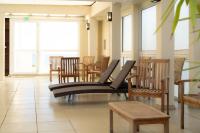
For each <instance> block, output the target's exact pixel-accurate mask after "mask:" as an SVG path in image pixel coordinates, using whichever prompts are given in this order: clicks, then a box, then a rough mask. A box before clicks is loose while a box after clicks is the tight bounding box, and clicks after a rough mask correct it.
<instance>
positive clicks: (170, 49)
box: [157, 0, 174, 107]
mask: <svg viewBox="0 0 200 133" xmlns="http://www.w3.org/2000/svg"><path fill="white" fill-rule="evenodd" d="M167 3H168V0H162V1H161V2H159V4H158V5H157V25H159V24H160V23H161V16H162V14H163V13H164V11H165V9H166V6H167ZM172 22H173V13H172V14H171V15H170V16H169V18H168V19H167V21H166V22H165V24H164V25H163V26H162V28H161V29H160V30H159V31H158V33H157V44H158V51H159V55H158V56H159V58H164V59H170V75H169V77H170V84H169V104H170V105H171V107H173V106H174V38H173V37H171V32H172V30H171V29H172Z"/></svg>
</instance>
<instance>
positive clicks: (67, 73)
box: [60, 57, 80, 82]
mask: <svg viewBox="0 0 200 133" xmlns="http://www.w3.org/2000/svg"><path fill="white" fill-rule="evenodd" d="M79 61H80V58H79V57H65V58H61V72H60V75H61V79H62V78H64V82H65V78H66V77H67V78H68V77H74V78H76V77H78V78H79V72H78V71H77V70H78V68H77V67H78V66H79V65H77V64H79ZM75 80H76V79H75Z"/></svg>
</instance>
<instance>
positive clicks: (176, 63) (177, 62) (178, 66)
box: [174, 57, 185, 102]
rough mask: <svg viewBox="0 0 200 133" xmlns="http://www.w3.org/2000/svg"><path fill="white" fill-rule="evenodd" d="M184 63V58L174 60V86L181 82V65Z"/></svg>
mask: <svg viewBox="0 0 200 133" xmlns="http://www.w3.org/2000/svg"><path fill="white" fill-rule="evenodd" d="M184 62H185V58H179V57H176V58H175V60H174V84H175V85H178V84H177V81H180V80H181V76H182V71H183V65H184ZM178 102H180V91H179V89H178Z"/></svg>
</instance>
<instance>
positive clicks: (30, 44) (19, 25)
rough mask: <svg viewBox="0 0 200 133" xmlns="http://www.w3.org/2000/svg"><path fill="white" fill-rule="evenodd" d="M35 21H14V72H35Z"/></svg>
mask: <svg viewBox="0 0 200 133" xmlns="http://www.w3.org/2000/svg"><path fill="white" fill-rule="evenodd" d="M36 26H37V25H36V23H34V22H15V23H14V38H13V41H14V47H13V48H14V53H13V57H14V62H13V65H14V68H13V71H14V72H15V73H35V72H36V67H35V65H36V62H35V57H36V36H37V35H36V30H37V27H36Z"/></svg>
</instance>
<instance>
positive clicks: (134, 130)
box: [130, 122, 138, 133]
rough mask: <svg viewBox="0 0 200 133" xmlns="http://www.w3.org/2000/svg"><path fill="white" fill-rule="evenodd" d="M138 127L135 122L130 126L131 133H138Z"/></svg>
mask: <svg viewBox="0 0 200 133" xmlns="http://www.w3.org/2000/svg"><path fill="white" fill-rule="evenodd" d="M137 129H138V125H137V124H136V123H135V122H133V123H132V125H130V133H137Z"/></svg>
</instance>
